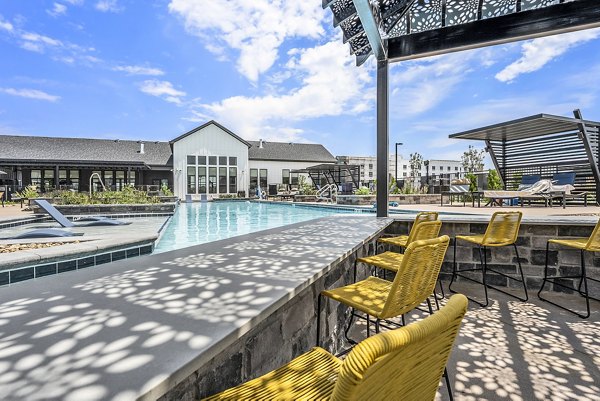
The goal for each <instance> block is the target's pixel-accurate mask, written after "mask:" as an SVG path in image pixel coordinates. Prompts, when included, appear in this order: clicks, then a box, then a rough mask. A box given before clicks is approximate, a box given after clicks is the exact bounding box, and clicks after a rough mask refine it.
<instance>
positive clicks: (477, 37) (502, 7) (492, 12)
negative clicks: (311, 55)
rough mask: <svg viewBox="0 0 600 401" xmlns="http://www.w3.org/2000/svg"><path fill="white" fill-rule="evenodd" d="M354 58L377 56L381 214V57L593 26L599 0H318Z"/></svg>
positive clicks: (381, 202)
mask: <svg viewBox="0 0 600 401" xmlns="http://www.w3.org/2000/svg"><path fill="white" fill-rule="evenodd" d="M322 5H323V8H329V9H330V10H331V12H332V14H333V25H334V26H336V27H338V26H339V27H340V28H341V30H342V32H343V41H344V43H348V44H349V46H350V52H351V54H353V55H355V57H356V63H357V65H361V64H363V63H365V62H366V61H367V59H368V58H369V57H370V56H371V55H374V56H375V58H376V59H377V182H378V183H379V184H380V185H378V187H377V215H378V216H380V217H384V216H387V215H388V202H387V200H388V193H387V185H382V184H383V183H386V182H387V180H388V171H387V169H388V164H387V160H388V157H389V121H388V120H389V106H388V103H389V85H388V82H389V80H388V75H389V69H388V64H389V63H390V62H397V61H402V60H410V59H416V58H421V57H428V56H433V55H440V54H446V53H450V52H456V51H461V50H467V49H475V48H480V47H485V46H491V45H497V44H502V43H509V42H514V41H517V40H524V39H530V38H536V37H542V36H548V35H554V34H559V33H565V32H573V31H577V30H582V29H590V28H595V27H599V26H600V1H598V0H322Z"/></svg>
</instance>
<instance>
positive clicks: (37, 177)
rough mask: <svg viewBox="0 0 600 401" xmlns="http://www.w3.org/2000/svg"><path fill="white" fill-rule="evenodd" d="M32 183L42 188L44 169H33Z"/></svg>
mask: <svg viewBox="0 0 600 401" xmlns="http://www.w3.org/2000/svg"><path fill="white" fill-rule="evenodd" d="M31 185H33V186H34V187H37V189H40V187H41V186H42V170H31Z"/></svg>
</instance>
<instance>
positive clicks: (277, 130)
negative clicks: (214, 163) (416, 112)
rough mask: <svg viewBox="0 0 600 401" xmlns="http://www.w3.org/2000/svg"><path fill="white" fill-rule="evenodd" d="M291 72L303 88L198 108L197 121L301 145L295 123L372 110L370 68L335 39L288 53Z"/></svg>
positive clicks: (253, 137)
mask: <svg viewBox="0 0 600 401" xmlns="http://www.w3.org/2000/svg"><path fill="white" fill-rule="evenodd" d="M289 56H290V59H289V60H288V62H287V64H286V67H285V68H286V69H287V71H288V72H289V73H291V74H292V75H293V76H294V77H296V78H298V79H299V81H300V85H299V86H298V87H296V88H292V89H289V90H286V92H285V93H284V94H280V95H278V94H270V95H265V96H256V97H246V96H234V97H230V98H227V99H224V100H222V101H220V102H214V103H210V104H197V105H195V106H194V107H193V114H194V116H193V117H191V118H190V120H192V121H197V122H203V121H205V120H206V119H209V118H214V119H216V120H218V121H221V122H223V123H224V124H225V125H227V126H228V127H231V128H232V129H233V130H234V131H235V132H238V133H240V135H242V136H243V137H244V138H247V139H258V138H263V139H271V140H280V141H281V140H284V141H289V140H294V141H298V140H302V138H301V135H302V134H303V131H302V130H301V129H298V128H296V127H294V126H293V125H294V123H295V122H298V121H304V120H309V119H315V118H320V117H327V116H339V115H344V114H347V115H352V116H356V115H358V114H360V113H362V112H364V111H366V110H369V109H370V108H372V105H373V100H374V99H373V98H374V93H375V91H374V88H372V87H371V86H369V85H370V84H371V83H372V78H371V74H370V71H369V69H368V68H367V66H364V67H362V68H357V67H356V66H355V65H354V59H353V57H352V56H350V55H349V54H348V48H347V46H346V45H344V44H342V43H341V40H340V38H339V37H338V38H335V39H333V40H332V41H331V42H329V43H326V44H324V45H320V46H316V47H313V48H308V49H296V50H293V51H290V52H289Z"/></svg>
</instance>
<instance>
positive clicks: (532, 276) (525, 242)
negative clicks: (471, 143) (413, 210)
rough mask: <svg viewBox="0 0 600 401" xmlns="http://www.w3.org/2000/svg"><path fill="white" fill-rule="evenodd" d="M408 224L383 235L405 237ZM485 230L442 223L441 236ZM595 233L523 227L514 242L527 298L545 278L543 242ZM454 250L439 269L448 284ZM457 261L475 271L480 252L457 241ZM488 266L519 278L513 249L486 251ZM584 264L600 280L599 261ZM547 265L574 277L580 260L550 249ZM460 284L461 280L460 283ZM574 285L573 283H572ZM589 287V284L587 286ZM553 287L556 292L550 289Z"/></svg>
mask: <svg viewBox="0 0 600 401" xmlns="http://www.w3.org/2000/svg"><path fill="white" fill-rule="evenodd" d="M409 226H410V223H409V222H401V221H395V222H394V223H392V224H391V225H390V226H388V228H387V229H386V230H385V234H384V235H401V234H406V233H408V230H409ZM486 227H487V224H483V223H466V222H465V223H463V222H454V223H443V224H442V230H441V233H440V235H449V236H450V238H453V237H454V235H457V234H458V235H472V234H482V233H483V232H484V231H485V229H486ZM593 229H594V226H593V225H590V226H570V225H548V224H529V223H522V224H521V229H520V231H519V237H518V239H517V249H518V251H519V256H520V258H521V265H522V266H523V273H524V274H525V281H526V282H527V290H528V291H529V296H530V297H531V296H535V294H536V293H537V291H538V290H539V289H540V286H541V284H542V278H543V274H544V265H545V261H546V259H545V258H546V242H547V241H548V239H551V238H567V237H589V236H590V234H591V233H592V230H593ZM452 260H453V249H452V243H450V247H449V248H448V252H447V253H446V259H445V260H444V265H443V267H442V278H443V279H445V280H447V281H449V280H450V277H451V273H452ZM456 260H457V263H458V269H468V268H473V267H476V265H479V264H480V261H479V251H478V249H477V246H474V245H473V244H469V243H468V242H466V241H460V240H459V241H458V243H457V248H456ZM487 261H488V266H489V267H491V268H493V269H495V270H498V271H501V272H504V273H506V274H513V273H514V274H515V276H516V275H517V274H518V268H517V259H516V255H515V251H514V248H513V247H512V246H510V247H502V248H495V249H490V248H488V250H487ZM585 263H586V269H587V271H588V277H592V278H596V279H600V257H598V255H597V254H596V253H593V252H585ZM548 265H549V266H550V267H551V269H550V271H549V274H551V275H552V274H557V270H558V274H560V275H573V274H579V272H580V266H581V259H580V253H579V251H578V250H575V249H569V248H564V247H560V248H559V247H556V246H555V245H550V252H549V255H548ZM471 274H473V275H474V277H475V278H477V279H480V277H481V272H476V273H471ZM488 277H489V280H488V282H489V284H491V285H495V286H504V287H506V286H507V285H509V286H511V287H515V288H520V287H521V283H519V282H516V281H514V280H508V279H507V278H506V277H503V276H500V275H497V274H493V273H489V274H488ZM459 280H460V279H459ZM563 281H564V282H565V284H566V285H571V286H573V285H574V284H575V287H576V286H577V285H578V284H579V281H578V280H573V279H564V280H563ZM574 281H575V283H574ZM588 284H590V283H589V282H588ZM553 287H555V288H553ZM545 290H554V291H559V292H572V291H570V290H566V289H564V288H561V287H560V286H553V285H552V284H546V287H545ZM589 291H590V295H592V296H595V297H600V286H598V285H594V284H591V285H590V287H589Z"/></svg>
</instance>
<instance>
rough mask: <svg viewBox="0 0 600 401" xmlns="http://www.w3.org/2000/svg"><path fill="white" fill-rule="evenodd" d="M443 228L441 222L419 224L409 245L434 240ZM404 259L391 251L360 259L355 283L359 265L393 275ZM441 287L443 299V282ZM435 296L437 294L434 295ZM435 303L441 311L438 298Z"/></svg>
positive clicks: (356, 265) (355, 266)
mask: <svg viewBox="0 0 600 401" xmlns="http://www.w3.org/2000/svg"><path fill="white" fill-rule="evenodd" d="M441 228H442V222H441V221H440V220H434V221H426V222H422V223H419V224H418V225H416V228H415V229H414V230H411V236H410V242H408V244H410V243H411V242H414V241H423V240H428V239H432V238H437V237H438V236H439V234H440V229H441ZM403 258H404V254H401V253H396V252H391V251H386V252H383V253H380V254H377V255H373V256H365V257H362V258H358V259H356V261H355V262H354V282H356V275H357V270H358V263H364V264H367V265H371V266H375V267H378V268H380V269H383V270H384V272H385V271H391V272H393V273H396V272H398V268H399V267H400V264H401V263H402V259H403ZM384 278H385V275H384ZM438 282H439V280H438ZM439 285H440V288H441V291H442V298H443V297H444V288H443V287H442V283H441V282H439ZM434 295H435V293H434ZM435 302H436V305H437V307H438V309H440V308H439V304H438V299H437V296H436V297H435Z"/></svg>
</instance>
